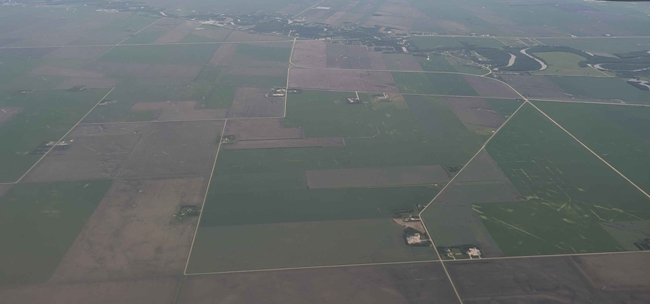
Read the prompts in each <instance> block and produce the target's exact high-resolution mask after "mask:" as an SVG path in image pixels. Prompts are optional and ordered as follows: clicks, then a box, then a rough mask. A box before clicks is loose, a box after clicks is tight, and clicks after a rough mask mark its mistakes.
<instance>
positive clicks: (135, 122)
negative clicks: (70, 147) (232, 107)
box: [79, 118, 229, 126]
mask: <svg viewBox="0 0 650 304" xmlns="http://www.w3.org/2000/svg"><path fill="white" fill-rule="evenodd" d="M226 119H229V118H214V119H188V120H142V121H107V122H86V123H80V124H79V125H80V126H92V125H112V124H115V125H127V124H140V123H166V122H172V123H173V122H201V121H222V120H226Z"/></svg>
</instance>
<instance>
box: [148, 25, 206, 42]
mask: <svg viewBox="0 0 650 304" xmlns="http://www.w3.org/2000/svg"><path fill="white" fill-rule="evenodd" d="M199 25H200V23H199V22H198V21H183V22H181V24H179V25H178V26H176V27H175V28H174V29H173V30H170V31H168V32H166V33H165V34H164V35H162V36H161V37H160V38H158V39H157V40H156V41H155V42H154V43H157V44H164V43H176V42H179V41H181V40H183V38H185V36H187V35H189V34H190V33H191V32H192V31H193V30H194V29H195V28H196V27H197V26H199Z"/></svg>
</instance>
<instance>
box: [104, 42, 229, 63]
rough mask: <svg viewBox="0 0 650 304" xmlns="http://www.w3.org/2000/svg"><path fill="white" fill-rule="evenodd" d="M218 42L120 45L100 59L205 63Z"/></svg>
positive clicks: (134, 61)
mask: <svg viewBox="0 0 650 304" xmlns="http://www.w3.org/2000/svg"><path fill="white" fill-rule="evenodd" d="M218 47H219V45H218V44H174V45H138V46H128V45H120V46H117V47H115V48H113V49H112V50H110V51H109V52H107V53H106V54H104V55H102V56H101V57H100V58H99V59H97V60H100V61H113V62H127V63H149V64H188V65H201V66H202V65H204V64H206V63H207V62H208V60H210V58H211V57H212V54H214V52H215V51H216V50H217V48H218Z"/></svg>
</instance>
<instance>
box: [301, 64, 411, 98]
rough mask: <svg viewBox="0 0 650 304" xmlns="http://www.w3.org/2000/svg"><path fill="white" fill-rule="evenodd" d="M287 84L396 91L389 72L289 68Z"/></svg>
mask: <svg viewBox="0 0 650 304" xmlns="http://www.w3.org/2000/svg"><path fill="white" fill-rule="evenodd" d="M289 86H290V87H296V88H304V89H321V90H333V91H360V92H379V93H383V92H386V93H396V92H398V89H397V86H395V81H394V80H393V76H392V75H391V74H390V72H380V71H348V70H316V69H300V68H298V69H291V72H290V75H289Z"/></svg>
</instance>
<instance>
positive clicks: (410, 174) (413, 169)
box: [307, 165, 449, 189]
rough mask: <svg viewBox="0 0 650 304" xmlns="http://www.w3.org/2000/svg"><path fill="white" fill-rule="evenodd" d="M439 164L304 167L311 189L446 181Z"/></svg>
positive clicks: (446, 178)
mask: <svg viewBox="0 0 650 304" xmlns="http://www.w3.org/2000/svg"><path fill="white" fill-rule="evenodd" d="M448 181H449V175H448V174H447V172H446V171H445V170H444V169H443V168H442V167H441V166H437V165H436V166H410V167H386V168H357V169H333V170H307V185H308V186H309V188H310V189H327V188H358V187H391V186H410V185H425V184H438V183H446V182H448Z"/></svg>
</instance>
